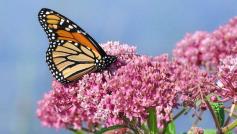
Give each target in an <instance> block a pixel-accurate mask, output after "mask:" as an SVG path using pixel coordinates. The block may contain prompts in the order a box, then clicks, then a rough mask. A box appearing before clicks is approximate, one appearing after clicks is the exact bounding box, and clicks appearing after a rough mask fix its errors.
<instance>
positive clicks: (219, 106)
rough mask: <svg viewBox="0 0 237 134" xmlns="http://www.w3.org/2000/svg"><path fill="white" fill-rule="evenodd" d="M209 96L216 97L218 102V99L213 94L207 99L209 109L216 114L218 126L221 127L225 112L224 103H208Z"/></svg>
mask: <svg viewBox="0 0 237 134" xmlns="http://www.w3.org/2000/svg"><path fill="white" fill-rule="evenodd" d="M211 96H216V97H217V99H218V100H220V97H219V96H217V95H215V94H210V95H209V96H208V97H207V98H208V101H209V103H210V104H211V107H212V109H213V111H214V112H215V114H216V117H217V119H218V121H219V123H220V126H221V127H223V125H224V122H225V110H224V103H223V102H212V101H210V97H211Z"/></svg>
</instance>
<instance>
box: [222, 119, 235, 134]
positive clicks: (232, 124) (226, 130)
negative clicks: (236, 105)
mask: <svg viewBox="0 0 237 134" xmlns="http://www.w3.org/2000/svg"><path fill="white" fill-rule="evenodd" d="M236 126H237V119H236V120H234V121H233V122H232V123H230V124H229V125H227V126H225V127H224V128H222V129H221V131H222V132H223V133H226V132H229V131H230V130H232V129H234V128H235V127H236Z"/></svg>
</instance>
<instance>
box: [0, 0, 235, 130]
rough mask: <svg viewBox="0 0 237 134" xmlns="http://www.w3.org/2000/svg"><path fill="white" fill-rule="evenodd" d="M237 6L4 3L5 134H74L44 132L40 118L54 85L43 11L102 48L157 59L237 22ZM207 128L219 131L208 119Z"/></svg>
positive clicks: (0, 19) (180, 0)
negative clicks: (190, 36)
mask: <svg viewBox="0 0 237 134" xmlns="http://www.w3.org/2000/svg"><path fill="white" fill-rule="evenodd" d="M236 5H237V1H236V0H228V1H226V0H219V1H217V0H198V1H190V0H166V1H161V0H149V1H148V0H117V1H109V0H99V1H95V0H86V1H85V0H84V1H82V0H60V1H59V0H50V1H49V0H38V1H36V0H0V74H1V77H0V83H1V95H0V119H1V121H0V133H1V134H32V133H34V134H59V133H60V134H70V132H68V131H66V130H55V129H53V128H44V127H42V126H41V124H40V122H39V120H38V119H37V117H36V112H35V111H36V108H37V101H38V100H40V99H41V98H42V96H43V94H44V93H46V92H48V91H49V90H50V85H51V74H50V73H49V70H48V66H47V65H46V63H45V51H46V49H47V47H48V39H47V38H46V34H45V33H44V32H43V30H42V28H41V27H40V25H39V22H38V18H37V14H38V11H39V10H40V9H41V8H43V7H47V8H51V9H53V10H56V11H58V12H59V13H61V14H63V15H65V16H67V17H68V18H70V19H71V20H73V21H74V22H76V23H77V24H78V25H80V26H81V27H82V28H84V29H85V30H86V31H87V32H88V33H89V34H90V35H91V36H92V37H94V38H95V39H96V40H97V41H98V42H99V43H104V42H107V41H110V40H112V41H120V42H121V43H128V44H131V45H135V46H137V48H138V52H139V53H140V54H147V55H152V56H154V55H160V54H162V53H171V52H172V49H173V48H174V46H175V44H176V42H177V41H179V40H181V39H182V38H183V36H184V35H185V33H187V32H194V31H197V30H205V31H213V30H214V29H216V28H217V27H218V26H219V25H222V24H225V23H226V22H227V21H228V20H229V19H230V18H232V17H234V16H237V8H236ZM188 118H190V120H189V122H185V124H184V122H183V121H182V119H179V120H177V122H176V124H177V132H178V133H181V132H184V131H186V130H188V128H189V126H190V125H188V124H191V116H188ZM186 121H187V120H186ZM186 124H187V125H186ZM201 126H205V127H206V128H211V127H214V125H213V124H212V123H210V120H209V118H208V114H206V115H205V118H204V121H203V123H202V124H201Z"/></svg>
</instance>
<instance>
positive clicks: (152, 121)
mask: <svg viewBox="0 0 237 134" xmlns="http://www.w3.org/2000/svg"><path fill="white" fill-rule="evenodd" d="M148 114H149V115H148V120H147V125H148V128H149V130H150V134H158V128H157V121H156V109H155V108H149V109H148Z"/></svg>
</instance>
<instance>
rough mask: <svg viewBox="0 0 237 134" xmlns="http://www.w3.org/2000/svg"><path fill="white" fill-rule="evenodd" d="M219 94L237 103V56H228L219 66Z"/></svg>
mask: <svg viewBox="0 0 237 134" xmlns="http://www.w3.org/2000/svg"><path fill="white" fill-rule="evenodd" d="M217 74H218V80H219V81H218V84H217V85H218V86H219V92H218V93H219V94H220V95H221V96H222V98H223V99H225V100H230V99H233V101H234V102H235V103H236V102H237V56H236V55H232V56H227V57H226V58H224V59H222V60H221V64H220V65H219V66H218V73H217Z"/></svg>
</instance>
